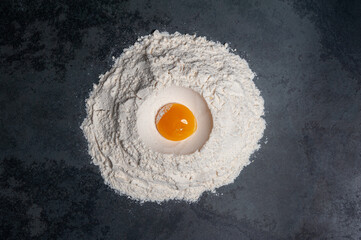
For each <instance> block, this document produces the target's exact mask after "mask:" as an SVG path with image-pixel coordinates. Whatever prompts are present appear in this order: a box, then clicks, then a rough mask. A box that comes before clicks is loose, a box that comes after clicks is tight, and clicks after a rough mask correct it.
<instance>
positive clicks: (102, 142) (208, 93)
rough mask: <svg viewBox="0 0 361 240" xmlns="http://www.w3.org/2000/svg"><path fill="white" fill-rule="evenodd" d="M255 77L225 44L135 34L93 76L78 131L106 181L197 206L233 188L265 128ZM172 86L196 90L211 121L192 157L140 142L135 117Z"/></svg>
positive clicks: (140, 194) (133, 192)
mask: <svg viewBox="0 0 361 240" xmlns="http://www.w3.org/2000/svg"><path fill="white" fill-rule="evenodd" d="M253 77H254V73H253V72H252V71H251V70H250V69H249V67H248V64H247V62H246V61H245V60H243V59H241V58H240V57H239V56H238V55H235V54H233V53H231V52H230V50H229V48H228V46H227V44H226V45H222V44H220V43H215V42H212V41H207V40H206V38H204V37H196V36H192V35H182V34H180V33H175V34H171V35H170V34H168V33H159V32H158V31H156V32H154V33H153V34H151V35H148V36H145V37H142V38H140V39H138V41H137V42H136V43H135V44H134V45H133V46H131V47H129V48H128V49H125V50H124V53H123V54H122V55H121V56H120V57H119V58H118V59H116V60H115V63H114V66H113V67H112V69H111V70H110V71H108V72H107V73H106V74H104V75H101V76H100V82H99V84H98V85H94V89H93V91H92V92H91V93H90V96H89V99H88V100H87V102H86V106H87V113H88V115H87V117H86V119H85V120H84V122H83V124H82V126H81V128H82V129H83V131H84V135H85V137H86V138H87V140H88V142H89V153H90V155H91V156H92V159H93V162H94V164H96V165H98V166H99V168H100V171H101V174H102V176H103V178H104V179H105V182H106V183H107V184H108V185H109V186H110V187H111V188H113V189H114V190H116V191H117V192H119V193H120V194H126V195H128V196H130V197H131V198H133V199H137V200H140V201H158V202H160V201H164V200H169V199H180V200H186V201H196V200H197V199H198V198H199V197H200V195H201V194H202V193H203V192H204V191H207V190H209V191H213V190H215V188H217V187H220V186H222V185H225V184H229V183H232V182H233V181H234V179H235V178H236V177H237V176H238V175H239V173H240V171H241V170H242V168H243V167H244V166H246V165H247V164H249V162H250V161H249V158H250V156H251V154H252V153H253V152H254V151H256V150H257V149H258V148H259V144H258V141H259V140H260V139H261V138H262V135H263V131H264V129H265V121H264V119H263V118H262V116H263V114H264V106H263V105H264V104H263V99H262V97H261V96H260V92H259V90H258V89H257V87H256V86H255V84H254V83H253V81H252V79H253ZM171 85H177V86H183V87H188V88H191V89H193V90H195V91H197V92H199V93H200V94H201V95H202V96H203V97H204V98H205V100H206V102H207V104H208V107H209V109H210V110H211V113H212V117H213V130H212V133H211V135H210V138H209V140H208V141H207V142H206V144H205V145H204V146H203V148H202V149H201V150H200V151H199V152H195V153H193V154H190V155H170V154H161V153H157V152H154V151H152V150H151V149H149V148H148V147H146V146H145V145H144V143H143V142H142V141H141V140H140V139H139V136H138V133H137V129H136V120H137V119H136V112H137V109H138V107H139V106H140V105H141V104H142V102H143V101H144V100H145V99H146V98H147V96H149V94H151V93H152V92H154V91H159V90H161V89H164V88H165V87H167V86H171Z"/></svg>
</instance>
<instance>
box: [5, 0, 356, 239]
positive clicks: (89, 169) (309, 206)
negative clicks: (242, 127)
mask: <svg viewBox="0 0 361 240" xmlns="http://www.w3.org/2000/svg"><path fill="white" fill-rule="evenodd" d="M360 12H361V4H360V1H322V0H321V1H313V0H309V1H293V0H285V1H276V0H272V1H251V0H240V1H231V0H229V1H203V0H199V1H190V0H183V1H166V0H162V1H138V0H136V1H129V2H128V1H103V0H102V1H100V0H87V1H72V0H71V1H70V0H61V1H54V2H50V1H41V0H36V1H26V0H24V1H7V0H3V1H1V3H0V13H1V14H0V20H1V21H0V60H1V65H0V212H1V213H0V236H1V238H2V239H125V240H130V239H260V240H262V239H265V240H269V239H357V240H359V239H361V155H360V152H361V140H360V139H361V136H360V135H361V131H360V130H361V31H360V29H361V15H360ZM155 29H158V30H161V31H168V32H171V33H173V32H175V31H179V32H181V33H190V34H193V33H197V35H200V36H207V38H208V39H211V40H214V41H220V42H222V43H229V44H230V46H231V48H234V49H237V50H236V53H237V54H239V55H240V56H241V57H243V58H245V59H246V60H247V61H248V62H249V64H250V67H251V69H252V70H253V71H255V72H256V73H257V77H256V78H255V80H254V81H255V84H256V85H257V87H258V88H259V89H260V90H261V91H262V96H263V98H264V100H265V110H266V115H265V119H266V121H267V128H266V131H265V136H264V138H263V139H262V141H261V145H262V147H261V149H260V150H259V151H258V152H257V153H256V154H254V155H253V156H252V161H253V163H252V164H250V165H249V166H247V167H246V168H245V169H244V170H243V171H242V172H241V174H240V176H239V177H238V178H237V179H236V180H235V182H234V183H233V184H230V185H227V186H224V187H221V188H219V189H218V190H217V194H213V193H204V194H203V195H202V197H201V198H200V200H199V201H198V202H197V203H192V204H189V203H186V202H182V201H168V202H165V203H162V204H157V203H149V202H148V203H143V204H139V203H137V202H136V201H133V200H130V199H128V198H127V197H126V196H120V195H118V194H116V193H115V192H114V191H112V190H111V189H110V188H109V187H107V186H106V185H105V184H104V183H103V179H102V177H101V176H100V172H99V169H98V168H97V167H96V166H94V165H92V164H91V159H90V156H89V155H88V154H87V143H86V141H85V138H84V137H83V135H82V132H81V130H80V128H79V126H80V124H81V122H82V120H83V119H84V117H85V114H86V112H85V102H84V101H85V99H86V98H87V96H88V94H89V91H90V90H91V89H92V85H93V84H94V83H97V82H98V76H99V75H100V74H102V73H104V72H106V71H107V70H108V69H109V68H110V67H111V65H112V62H113V60H112V56H115V57H117V56H119V55H120V54H121V53H122V50H123V49H124V48H126V47H128V46H130V45H132V44H133V43H134V42H135V41H136V39H137V38H138V37H139V36H142V35H146V34H149V33H151V32H152V31H153V30H155Z"/></svg>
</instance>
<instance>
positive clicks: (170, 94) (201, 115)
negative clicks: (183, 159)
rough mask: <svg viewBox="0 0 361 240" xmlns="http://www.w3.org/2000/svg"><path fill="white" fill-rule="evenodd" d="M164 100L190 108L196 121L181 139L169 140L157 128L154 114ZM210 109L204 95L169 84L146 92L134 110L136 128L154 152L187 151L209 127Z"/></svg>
mask: <svg viewBox="0 0 361 240" xmlns="http://www.w3.org/2000/svg"><path fill="white" fill-rule="evenodd" d="M168 103H179V104H183V105H184V106H186V107H187V108H189V110H191V111H192V113H193V115H194V117H195V118H196V121H197V129H196V131H195V132H194V133H193V134H192V135H191V136H189V137H188V138H186V139H184V140H182V141H171V140H168V139H166V138H164V137H163V136H162V135H160V133H159V132H158V130H157V128H156V124H155V117H156V114H157V113H158V110H159V109H160V108H161V107H162V106H164V105H166V104H168ZM212 126H213V121H212V115H211V112H210V110H209V108H208V106H207V103H206V101H205V100H204V98H203V97H202V96H201V95H200V94H199V93H197V92H195V91H193V90H192V89H190V88H184V87H177V86H171V87H168V88H166V89H163V90H161V91H159V92H157V91H155V92H154V93H153V94H151V95H150V96H148V97H147V98H146V99H145V100H144V102H143V103H142V104H141V106H140V107H139V109H138V111H137V131H138V134H139V137H140V138H141V140H142V141H143V142H144V144H146V145H147V146H149V147H150V148H151V149H153V150H154V151H156V152H160V153H166V154H191V153H193V152H195V151H197V150H199V149H200V148H201V147H202V146H203V145H204V143H205V142H206V141H207V140H208V138H209V134H210V133H211V131H212Z"/></svg>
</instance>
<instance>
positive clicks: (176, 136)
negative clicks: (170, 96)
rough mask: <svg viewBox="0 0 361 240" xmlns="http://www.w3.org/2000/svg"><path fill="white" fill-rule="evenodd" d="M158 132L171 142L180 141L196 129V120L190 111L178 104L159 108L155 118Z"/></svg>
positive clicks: (169, 104)
mask: <svg viewBox="0 0 361 240" xmlns="http://www.w3.org/2000/svg"><path fill="white" fill-rule="evenodd" d="M155 124H156V126H157V130H158V132H159V133H160V134H161V135H162V136H163V137H164V138H166V139H168V140H171V141H181V140H184V139H186V138H187V137H189V136H191V135H192V134H193V133H194V132H195V131H196V129H197V120H196V118H195V117H194V115H193V113H192V112H191V110H189V109H188V108H187V107H186V106H184V105H182V104H179V103H168V104H166V105H164V106H163V107H161V108H160V109H159V111H158V113H157V115H156V117H155Z"/></svg>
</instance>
